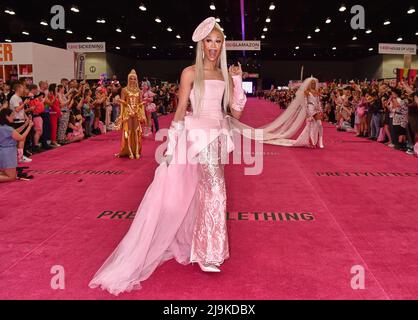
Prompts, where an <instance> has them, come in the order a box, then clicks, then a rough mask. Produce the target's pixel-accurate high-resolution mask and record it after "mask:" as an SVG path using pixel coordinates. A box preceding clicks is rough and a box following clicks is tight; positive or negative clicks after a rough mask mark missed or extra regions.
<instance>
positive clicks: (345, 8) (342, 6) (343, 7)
mask: <svg viewBox="0 0 418 320" xmlns="http://www.w3.org/2000/svg"><path fill="white" fill-rule="evenodd" d="M339 10H340V12H344V11H345V10H347V7H346V6H345V5H344V4H343V5H341V7H340V9H339Z"/></svg>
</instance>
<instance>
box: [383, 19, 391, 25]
mask: <svg viewBox="0 0 418 320" xmlns="http://www.w3.org/2000/svg"><path fill="white" fill-rule="evenodd" d="M390 23H391V22H390V21H389V20H385V22H383V25H384V26H388V25H390Z"/></svg>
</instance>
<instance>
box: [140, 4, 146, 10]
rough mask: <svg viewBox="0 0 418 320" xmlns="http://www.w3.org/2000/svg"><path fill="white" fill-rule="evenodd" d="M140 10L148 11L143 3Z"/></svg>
mask: <svg viewBox="0 0 418 320" xmlns="http://www.w3.org/2000/svg"><path fill="white" fill-rule="evenodd" d="M139 10H141V11H147V7H146V6H145V5H144V4H143V3H141V4H140V6H139Z"/></svg>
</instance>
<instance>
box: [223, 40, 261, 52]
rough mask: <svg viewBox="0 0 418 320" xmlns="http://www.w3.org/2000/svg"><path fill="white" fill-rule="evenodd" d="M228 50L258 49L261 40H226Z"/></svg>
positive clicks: (259, 48)
mask: <svg viewBox="0 0 418 320" xmlns="http://www.w3.org/2000/svg"><path fill="white" fill-rule="evenodd" d="M226 50H228V51H260V50H261V41H226Z"/></svg>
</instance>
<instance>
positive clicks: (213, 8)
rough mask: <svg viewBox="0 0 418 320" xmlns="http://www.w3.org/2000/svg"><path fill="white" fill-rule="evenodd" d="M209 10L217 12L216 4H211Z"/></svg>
mask: <svg viewBox="0 0 418 320" xmlns="http://www.w3.org/2000/svg"><path fill="white" fill-rule="evenodd" d="M209 8H210V10H213V11H215V10H216V7H215V4H214V3H213V2H212V3H211V4H210V6H209Z"/></svg>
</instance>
